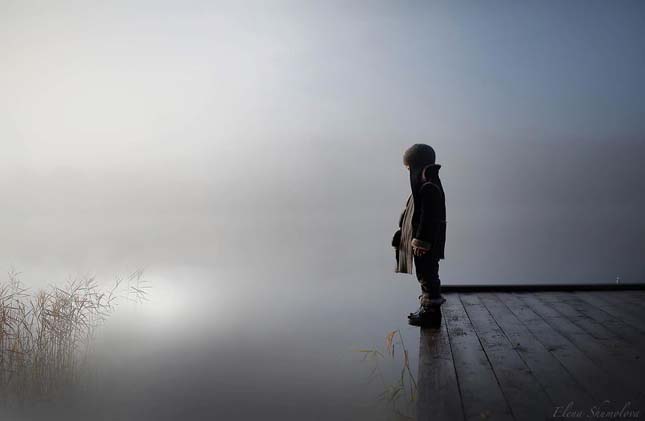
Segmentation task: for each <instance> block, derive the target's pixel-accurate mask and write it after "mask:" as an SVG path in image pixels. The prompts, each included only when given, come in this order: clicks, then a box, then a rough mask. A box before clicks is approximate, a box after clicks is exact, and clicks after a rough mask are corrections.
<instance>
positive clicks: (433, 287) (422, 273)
mask: <svg viewBox="0 0 645 421" xmlns="http://www.w3.org/2000/svg"><path fill="white" fill-rule="evenodd" d="M415 264H416V266H417V279H418V280H419V284H420V285H421V305H422V306H423V307H429V306H432V305H437V304H441V303H442V302H443V300H442V297H441V280H440V279H439V259H436V258H434V257H431V256H419V257H417V258H416V259H415Z"/></svg>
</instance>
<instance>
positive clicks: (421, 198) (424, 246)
mask: <svg viewBox="0 0 645 421" xmlns="http://www.w3.org/2000/svg"><path fill="white" fill-rule="evenodd" d="M403 164H404V165H405V166H406V168H407V169H408V170H409V171H410V187H411V189H412V194H410V196H409V197H408V200H407V202H406V206H405V210H404V211H403V213H402V214H401V217H400V218H399V230H398V231H397V232H396V233H395V234H394V238H393V239H392V246H393V247H394V248H395V250H396V261H397V265H396V272H397V273H412V265H413V264H414V266H415V268H416V275H417V279H418V280H419V283H420V284H421V296H420V297H419V299H420V306H419V310H418V311H417V312H416V313H410V315H409V316H408V321H409V323H410V324H411V325H415V326H425V325H429V324H432V320H433V316H437V315H439V316H440V311H439V307H440V306H441V304H443V302H444V301H446V300H445V299H444V298H443V297H442V296H441V293H440V290H441V282H440V280H439V260H440V259H443V258H444V246H445V243H446V200H445V196H444V193H443V187H442V185H441V180H440V179H439V168H441V165H438V164H435V152H434V149H432V147H430V146H428V145H424V144H416V145H413V146H412V147H410V148H409V149H408V150H407V151H406V152H405V154H404V155H403ZM435 319H436V318H435Z"/></svg>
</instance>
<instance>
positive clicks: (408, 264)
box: [395, 195, 414, 273]
mask: <svg viewBox="0 0 645 421" xmlns="http://www.w3.org/2000/svg"><path fill="white" fill-rule="evenodd" d="M412 215H414V199H413V198H412V195H410V197H408V201H407V203H406V205H405V213H404V214H403V223H402V224H401V243H400V244H399V261H398V262H397V266H396V270H395V272H396V273H412V264H413V262H414V258H413V257H414V255H413V253H412Z"/></svg>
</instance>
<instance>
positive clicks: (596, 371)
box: [417, 291, 645, 421]
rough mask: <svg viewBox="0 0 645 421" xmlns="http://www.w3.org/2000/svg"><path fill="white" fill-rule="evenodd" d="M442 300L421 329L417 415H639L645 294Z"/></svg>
mask: <svg viewBox="0 0 645 421" xmlns="http://www.w3.org/2000/svg"><path fill="white" fill-rule="evenodd" d="M444 296H445V297H446V299H447V301H446V303H444V305H443V306H442V316H443V317H442V323H441V327H440V328H423V329H421V336H420V347H419V352H420V355H419V394H418V398H419V401H418V407H417V415H418V416H417V418H418V419H419V420H433V421H435V420H450V421H453V420H484V419H488V420H518V421H521V420H544V419H561V420H567V419H569V420H570V419H577V420H587V419H593V420H603V419H613V420H616V419H621V420H624V419H632V420H635V419H643V420H645V411H644V408H643V405H642V404H643V402H645V399H644V398H645V292H644V291H567V292H563V291H551V292H549V291H539V292H465V293H464V292H447V293H444ZM612 411H613V412H612Z"/></svg>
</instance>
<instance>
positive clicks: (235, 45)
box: [0, 1, 645, 420]
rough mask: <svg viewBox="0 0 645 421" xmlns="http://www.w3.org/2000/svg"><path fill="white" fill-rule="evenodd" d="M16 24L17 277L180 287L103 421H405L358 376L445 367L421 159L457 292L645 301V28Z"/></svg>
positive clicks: (402, 17) (422, 13)
mask: <svg viewBox="0 0 645 421" xmlns="http://www.w3.org/2000/svg"><path fill="white" fill-rule="evenodd" d="M0 10H1V12H0V28H1V29H0V53H1V54H0V91H2V92H3V95H2V96H1V97H0V145H1V146H2V158H0V159H1V160H2V163H1V164H2V165H0V192H1V193H2V197H3V201H2V206H0V232H2V239H3V241H1V242H0V268H3V267H4V268H6V269H7V270H8V269H9V268H10V267H12V266H13V267H15V268H16V269H17V270H18V271H20V272H22V274H21V279H22V280H23V282H25V283H26V284H27V285H28V286H30V287H32V288H34V289H37V288H40V287H43V286H45V285H47V284H50V283H54V284H59V283H62V282H64V280H65V279H66V278H67V277H68V276H72V277H78V276H83V275H86V274H94V275H97V277H98V279H99V280H100V281H101V282H104V283H106V284H109V283H110V282H111V280H112V279H113V277H114V276H115V275H117V274H122V273H127V272H128V271H131V270H134V269H138V268H143V269H145V278H146V279H147V280H149V281H150V282H151V284H152V285H153V289H152V291H151V292H150V295H149V298H150V301H149V302H148V303H145V304H143V305H140V306H124V307H123V308H122V309H119V312H117V314H115V316H114V317H113V318H112V319H110V320H109V321H108V323H107V324H106V326H105V327H104V329H103V330H102V333H101V335H100V337H99V338H98V339H97V347H96V348H97V357H96V358H97V367H98V368H97V373H98V375H97V380H96V383H93V385H92V386H91V387H90V389H91V390H90V391H84V392H79V393H80V395H79V396H81V397H82V398H79V399H71V400H72V401H73V405H71V406H70V405H68V403H69V402H67V403H64V404H63V403H60V406H61V408H69V407H73V411H74V414H76V415H78V417H79V419H83V418H82V416H89V415H88V414H91V417H92V419H101V418H100V416H99V415H97V414H104V419H115V417H121V418H119V419H133V420H134V419H136V420H142V419H155V420H159V419H203V418H204V417H206V416H208V417H210V416H213V417H214V418H217V419H250V418H256V417H257V416H263V417H264V418H267V419H352V420H354V419H375V417H376V416H385V415H384V414H383V413H382V412H379V411H378V410H376V409H374V408H372V407H370V406H369V405H368V404H369V403H371V402H372V396H374V393H371V392H373V390H369V389H370V388H374V387H375V386H374V385H372V386H369V387H366V386H365V380H366V378H367V376H368V374H369V370H368V369H367V368H366V367H365V366H364V365H362V364H361V362H360V357H359V356H357V355H356V354H355V353H353V352H352V350H355V349H359V348H365V347H368V348H369V347H378V346H381V344H382V343H383V340H384V337H385V335H386V334H387V332H388V331H391V330H394V329H397V328H402V330H403V333H404V335H405V338H406V340H407V342H408V344H407V345H408V348H410V349H411V350H415V352H416V350H417V349H418V335H419V334H418V329H412V328H407V327H405V328H404V325H405V315H406V314H407V313H408V312H409V311H412V310H413V309H414V308H415V306H416V297H417V295H418V292H417V290H418V286H417V284H416V280H415V279H414V278H413V277H411V276H402V275H395V274H394V273H393V269H394V253H393V250H392V249H391V247H390V239H391V236H392V234H393V233H394V230H395V228H396V223H397V221H398V216H399V213H400V212H401V210H402V207H403V205H404V202H405V199H406V198H407V195H408V194H409V193H408V191H409V181H408V175H407V172H406V170H405V168H404V167H403V166H402V161H401V159H402V154H403V152H404V150H405V149H406V148H407V147H408V146H410V145H411V144H413V143H417V142H423V143H428V144H431V145H432V146H433V147H434V148H435V149H436V151H437V161H438V163H440V164H442V166H443V167H442V169H441V171H440V175H441V177H442V180H443V185H444V188H445V191H446V198H447V207H448V209H447V211H448V239H447V245H446V260H445V261H444V262H442V264H441V270H440V274H441V278H442V282H443V283H444V284H460V283H468V284H476V283H590V282H614V281H615V279H616V277H620V280H621V282H642V281H643V269H645V267H644V266H643V253H644V252H645V223H644V222H643V220H642V216H641V215H642V214H643V213H644V212H645V196H644V195H643V191H645V181H644V180H645V169H644V168H645V167H643V165H642V162H641V161H642V157H643V156H645V123H644V120H643V119H642V116H643V115H645V79H644V76H643V75H645V71H643V70H644V68H645V55H643V54H642V52H643V48H645V44H644V41H643V40H644V39H645V36H644V35H645V34H644V33H643V30H644V29H643V28H645V10H644V9H643V6H642V5H641V4H639V3H638V2H621V4H620V5H616V4H609V3H596V2H592V3H589V2H575V1H574V2H567V3H566V4H564V3H557V2H541V3H535V4H533V5H524V6H522V5H518V4H513V3H510V2H509V3H506V2H499V3H495V4H491V3H489V4H487V5H483V4H481V5H468V7H466V5H465V4H464V5H461V4H457V3H454V2H432V3H431V4H428V3H422V2H412V3H410V4H408V5H405V6H403V5H398V4H388V3H385V2H384V3H381V2H371V3H370V4H369V6H368V5H366V4H365V3H360V2H349V3H347V2H325V3H324V4H322V3H315V2H276V3H272V5H271V6H268V5H266V4H263V3H261V2H257V3H255V2H250V3H245V4H244V5H240V4H236V3H234V2H216V3H212V2H203V3H202V2H191V3H190V4H179V3H177V2H161V3H158V2H155V3H154V4H153V3H152V2H145V1H140V2H112V3H110V4H109V5H108V4H98V3H97V4H90V3H83V4H81V3H76V2H64V3H62V4H59V5H57V6H54V5H50V4H43V3H38V2H10V1H6V2H0ZM412 367H416V356H413V361H412ZM376 389H378V388H376ZM376 392H378V390H377V391H376ZM375 412H376V414H375ZM14 415H15V414H14ZM15 416H18V415H15ZM61 416H63V415H61Z"/></svg>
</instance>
